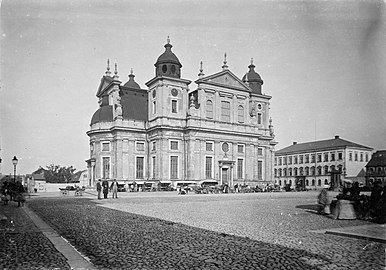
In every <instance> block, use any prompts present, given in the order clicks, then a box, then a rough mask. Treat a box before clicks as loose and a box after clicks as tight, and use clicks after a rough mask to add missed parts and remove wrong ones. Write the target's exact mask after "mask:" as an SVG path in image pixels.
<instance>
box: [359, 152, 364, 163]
mask: <svg viewBox="0 0 386 270" xmlns="http://www.w3.org/2000/svg"><path fill="white" fill-rule="evenodd" d="M359 157H360V162H363V153H362V152H361V153H360V154H359Z"/></svg>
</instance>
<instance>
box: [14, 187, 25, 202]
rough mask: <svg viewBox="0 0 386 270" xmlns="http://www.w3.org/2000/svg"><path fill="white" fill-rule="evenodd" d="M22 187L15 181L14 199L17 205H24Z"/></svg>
mask: <svg viewBox="0 0 386 270" xmlns="http://www.w3.org/2000/svg"><path fill="white" fill-rule="evenodd" d="M24 192H25V190H24V187H23V185H22V184H21V183H20V182H19V181H17V182H16V185H15V201H17V206H18V207H20V206H24V202H25V197H24Z"/></svg>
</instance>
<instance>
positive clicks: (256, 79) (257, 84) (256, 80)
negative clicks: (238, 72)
mask: <svg viewBox="0 0 386 270" xmlns="http://www.w3.org/2000/svg"><path fill="white" fill-rule="evenodd" d="M248 68H249V71H248V72H247V73H246V74H245V75H244V77H243V82H244V83H246V84H247V85H248V86H249V87H250V88H251V89H252V93H255V94H260V95H261V86H262V85H263V83H264V82H263V80H262V79H261V77H260V75H259V74H258V73H257V72H256V71H255V65H254V64H253V58H251V64H250V65H249V66H248Z"/></svg>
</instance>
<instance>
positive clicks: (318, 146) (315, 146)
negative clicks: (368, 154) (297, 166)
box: [276, 136, 373, 155]
mask: <svg viewBox="0 0 386 270" xmlns="http://www.w3.org/2000/svg"><path fill="white" fill-rule="evenodd" d="M347 147H352V148H361V149H365V150H373V149H372V148H370V147H367V146H363V145H360V144H357V143H354V142H350V141H346V140H343V139H340V138H339V136H335V139H330V140H322V141H315V142H306V143H294V144H293V145H291V146H288V147H285V148H283V149H280V150H278V151H276V154H279V155H280V154H292V153H299V152H312V151H321V150H328V149H336V148H347Z"/></svg>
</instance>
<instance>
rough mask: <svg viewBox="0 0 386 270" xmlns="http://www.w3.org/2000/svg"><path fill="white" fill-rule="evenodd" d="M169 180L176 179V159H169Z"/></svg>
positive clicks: (173, 157) (174, 157)
mask: <svg viewBox="0 0 386 270" xmlns="http://www.w3.org/2000/svg"><path fill="white" fill-rule="evenodd" d="M170 179H178V157H176V156H171V157H170Z"/></svg>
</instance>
